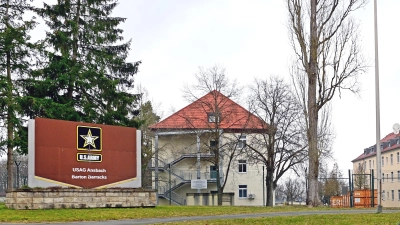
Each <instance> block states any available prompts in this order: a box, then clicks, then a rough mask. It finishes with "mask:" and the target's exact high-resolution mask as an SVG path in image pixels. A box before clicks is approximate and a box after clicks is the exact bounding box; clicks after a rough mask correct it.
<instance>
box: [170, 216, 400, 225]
mask: <svg viewBox="0 0 400 225" xmlns="http://www.w3.org/2000/svg"><path fill="white" fill-rule="evenodd" d="M399 223H400V213H386V214H351V215H350V214H340V215H309V216H281V217H268V218H248V219H226V220H198V221H185V222H179V223H167V224H168V225H178V224H179V225H182V224H185V225H204V224H207V225H247V224H248V225H250V224H251V225H261V224H263V225H264V224H268V225H270V224H271V225H281V224H290V225H293V224H307V225H332V224H335V225H354V224H356V225H357V224H360V225H366V224H382V225H398V224H399Z"/></svg>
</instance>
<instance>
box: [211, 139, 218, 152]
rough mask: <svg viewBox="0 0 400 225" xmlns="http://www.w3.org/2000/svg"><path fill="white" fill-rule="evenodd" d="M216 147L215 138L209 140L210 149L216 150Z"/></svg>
mask: <svg viewBox="0 0 400 225" xmlns="http://www.w3.org/2000/svg"><path fill="white" fill-rule="evenodd" d="M216 149H217V141H216V140H211V141H210V150H213V151H214V150H216Z"/></svg>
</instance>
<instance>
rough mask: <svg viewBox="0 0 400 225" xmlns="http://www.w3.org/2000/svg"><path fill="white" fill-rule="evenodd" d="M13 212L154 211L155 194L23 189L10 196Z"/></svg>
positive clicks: (130, 190)
mask: <svg viewBox="0 0 400 225" xmlns="http://www.w3.org/2000/svg"><path fill="white" fill-rule="evenodd" d="M5 202H6V206H7V207H8V208H12V209H58V208H122V207H155V206H156V204H157V203H156V192H155V191H153V190H142V189H133V188H110V189H73V188H57V189H49V188H47V189H35V188H34V189H23V190H22V189H21V190H14V191H11V192H7V194H6V201H5Z"/></svg>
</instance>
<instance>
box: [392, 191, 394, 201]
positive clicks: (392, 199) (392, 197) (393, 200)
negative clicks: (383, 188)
mask: <svg viewBox="0 0 400 225" xmlns="http://www.w3.org/2000/svg"><path fill="white" fill-rule="evenodd" d="M392 201H394V190H392Z"/></svg>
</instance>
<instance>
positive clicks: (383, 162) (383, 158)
mask: <svg viewBox="0 0 400 225" xmlns="http://www.w3.org/2000/svg"><path fill="white" fill-rule="evenodd" d="M383 166H385V157H383V156H382V167H383Z"/></svg>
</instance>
